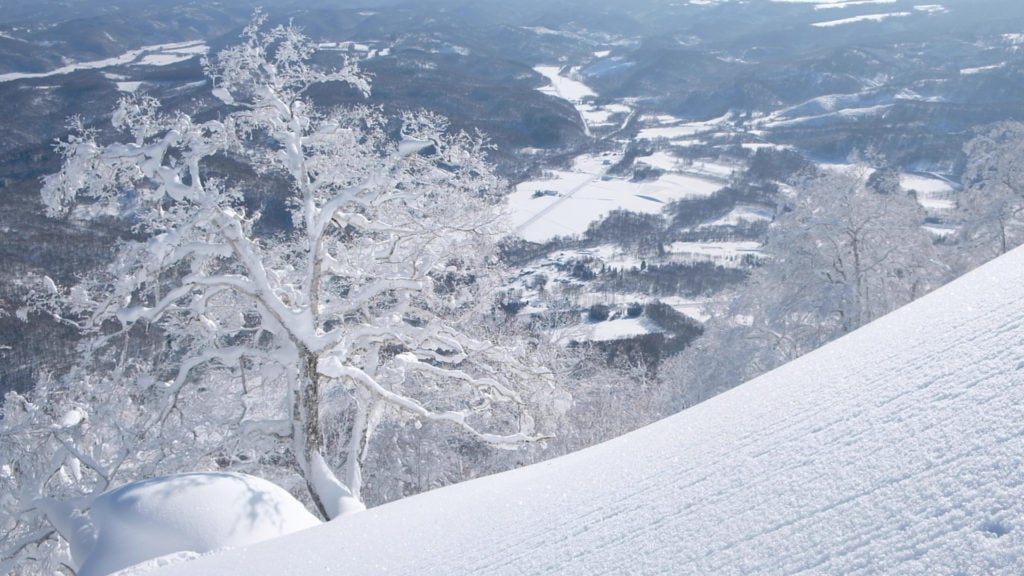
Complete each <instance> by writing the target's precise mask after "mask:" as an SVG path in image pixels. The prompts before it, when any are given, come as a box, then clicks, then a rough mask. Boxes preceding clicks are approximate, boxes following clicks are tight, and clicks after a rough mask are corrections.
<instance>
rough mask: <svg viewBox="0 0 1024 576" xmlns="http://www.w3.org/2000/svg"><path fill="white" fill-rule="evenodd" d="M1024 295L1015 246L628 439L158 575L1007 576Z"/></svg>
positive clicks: (1016, 487) (1020, 484)
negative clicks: (906, 303) (908, 302)
mask: <svg viewBox="0 0 1024 576" xmlns="http://www.w3.org/2000/svg"><path fill="white" fill-rule="evenodd" d="M1022 303H1024V250H1017V251H1015V252H1013V253H1011V254H1009V255H1007V256H1006V257H1004V258H1002V259H1000V260H998V261H996V262H994V263H992V264H989V265H987V266H984V267H982V268H979V269H978V270H976V271H975V272H973V273H971V274H969V275H968V276H966V277H964V278H963V279H961V280H959V281H957V282H954V283H953V284H950V285H949V286H947V287H946V288H943V289H941V290H938V291H936V292H935V293H933V294H932V295H931V296H928V297H925V298H923V299H921V300H919V301H917V302H916V303H914V304H911V305H910V306H907V307H905V308H903V309H901V310H899V311H897V312H896V313H894V314H891V315H889V316H887V317H885V318H883V319H881V320H879V321H877V322H875V323H873V324H871V325H869V326H867V327H866V328H865V329H863V330H860V331H857V332H855V333H853V334H851V335H850V336H848V337H846V338H843V339H841V340H838V341H836V342H834V343H832V344H830V345H828V346H826V347H824V348H822V349H820V350H818V351H816V352H814V353H812V354H809V355H807V356H805V357H804V358H802V359H800V360H797V361H795V362H792V363H790V364H788V365H786V366H784V367H782V368H780V369H778V370H775V371H774V372H771V373H769V374H767V375H765V376H762V377H761V378H758V379H755V380H753V381H751V382H749V383H747V384H745V385H743V386H740V387H738V388H736V389H734V390H732V391H730V392H728V393H726V394H723V395H721V396H718V397H717V398H714V399H712V400H710V401H708V402H705V403H703V404H701V405H698V406H696V407H694V408H692V409H690V410H687V411H685V412H683V413H681V414H678V415H676V416H674V417H671V418H669V419H667V420H664V421H661V422H659V423H656V424H654V425H652V426H649V427H647V428H644V429H641V430H638V431H636V432H634V433H632V434H628V435H625V436H623V437H620V438H617V439H615V440H612V441H610V442H607V443H604V444H602V445H599V446H596V447H594V448H591V449H588V450H584V451H582V452H578V453H575V454H571V455H569V456H566V457H563V458H559V459H556V460H552V461H549V462H546V463H542V464H539V465H535V466H530V467H526V468H522V469H519V470H515V471H512V472H509V473H505V474H501V475H497V476H492V477H488V478H483V479H480V480H476V481H472V482H467V483H465V484H461V485H456V486H452V487H449V488H445V489H441V490H437V491H434V492H431V493H427V494H423V495H420V496H417V497H413V498H408V499H405V500H401V501H398V502H395V503H393V504H389V505H386V506H381V507H379V508H376V509H371V510H369V511H367V512H365V513H362V514H358V515H355V516H352V517H350V518H346V519H345V521H344V522H338V523H331V524H327V525H324V526H322V527H320V528H317V529H314V530H310V531H308V532H305V533H303V534H301V535H292V536H286V537H284V538H280V539H276V540H274V541H272V542H266V543H264V544H261V545H258V546H254V547H251V548H248V549H244V550H231V551H226V552H223V553H218V554H212V555H208V556H206V557H203V558H201V559H198V560H196V561H194V562H189V563H187V564H182V565H176V566H169V567H166V568H163V569H161V570H160V571H159V573H160V574H161V575H162V576H163V575H166V576H173V575H175V574H189V575H193V576H196V575H198V576H207V575H208V576H213V575H219V574H233V573H243V574H244V573H260V574H289V575H304V574H323V573H338V574H341V573H344V574H352V575H364V574H420V575H422V574H438V575H441V574H475V575H493V574H559V575H574V574H580V575H583V574H587V575H590V574H847V575H851V574H901V575H908V574H1005V575H1019V574H1024V417H1022V415H1024V411H1022V408H1021V407H1022V406H1024V305H1022ZM341 543H343V545H339V544H341ZM396 544H397V545H396Z"/></svg>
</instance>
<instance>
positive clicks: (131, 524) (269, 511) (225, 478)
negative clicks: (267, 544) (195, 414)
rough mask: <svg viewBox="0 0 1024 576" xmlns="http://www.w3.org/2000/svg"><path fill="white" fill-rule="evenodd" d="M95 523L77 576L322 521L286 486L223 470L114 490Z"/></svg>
mask: <svg viewBox="0 0 1024 576" xmlns="http://www.w3.org/2000/svg"><path fill="white" fill-rule="evenodd" d="M89 520H91V522H92V525H93V527H94V529H95V538H96V539H95V543H94V544H92V543H86V546H87V547H91V551H90V552H89V553H88V555H87V556H86V558H85V559H84V560H83V561H82V565H81V568H80V569H79V570H78V576H102V575H104V574H110V573H112V572H115V571H118V570H122V569H124V568H128V567H130V566H133V565H135V564H139V563H146V564H145V566H150V567H158V566H160V565H161V564H165V563H173V562H174V560H175V559H177V560H185V559H189V558H191V557H194V556H195V555H198V554H204V553H206V552H210V551H212V550H218V549H221V548H225V547H232V546H242V545H246V544H254V543H256V542H261V541H263V540H267V539H270V538H275V537H278V536H281V535H284V534H289V533H291V532H295V531H298V530H302V529H305V528H310V527H312V526H316V525H317V524H320V521H319V520H317V518H316V517H314V516H313V515H312V514H310V513H309V512H308V511H307V510H306V509H305V507H303V505H302V503H300V502H299V501H298V500H296V499H295V498H294V497H292V495H291V494H289V493H288V492H287V491H286V490H285V489H284V488H281V487H279V486H277V485H276V484H273V483H271V482H268V481H266V480H263V479H260V478H256V477H253V476H247V475H244V474H231V473H219V472H203V473H198V472H197V473H191V474H178V475H174V476H164V477H160V478H153V479H151V480H143V481H140V482H133V483H130V484H126V485H124V486H121V487H119V488H115V489H113V490H111V491H109V492H105V493H104V494H102V495H100V496H99V497H98V498H97V499H96V500H95V501H94V502H93V504H92V508H91V510H90V512H89ZM76 559H77V558H76ZM156 559H162V560H161V561H155V560H156ZM139 569H142V567H140V568H139ZM258 572H259V569H256V570H254V572H253V573H258Z"/></svg>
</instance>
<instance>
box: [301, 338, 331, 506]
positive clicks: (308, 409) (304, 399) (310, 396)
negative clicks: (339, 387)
mask: <svg viewBox="0 0 1024 576" xmlns="http://www.w3.org/2000/svg"><path fill="white" fill-rule="evenodd" d="M316 365H317V357H316V355H315V354H313V353H312V352H310V351H309V349H307V348H305V347H304V346H303V347H300V348H299V366H298V369H299V374H298V381H297V382H296V391H295V392H296V393H295V396H294V399H293V402H294V404H293V406H292V434H293V435H294V443H295V445H294V448H293V449H294V451H295V458H296V459H297V460H298V464H299V468H300V469H301V470H302V475H303V477H304V479H305V481H306V488H307V489H308V490H309V495H310V497H311V498H312V500H313V506H314V507H315V508H316V511H317V513H318V514H320V516H321V517H322V518H324V519H325V520H330V515H329V514H328V512H327V508H326V507H325V506H324V502H323V498H322V495H321V493H320V489H319V487H318V486H317V482H316V474H317V472H316V471H315V470H314V467H315V466H317V465H318V462H322V461H323V447H324V446H323V435H322V434H321V433H320V376H319V374H318V372H317V366H316Z"/></svg>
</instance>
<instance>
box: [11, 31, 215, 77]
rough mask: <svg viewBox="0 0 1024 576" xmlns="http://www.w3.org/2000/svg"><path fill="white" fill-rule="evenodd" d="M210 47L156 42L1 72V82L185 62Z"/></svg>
mask: <svg viewBox="0 0 1024 576" xmlns="http://www.w3.org/2000/svg"><path fill="white" fill-rule="evenodd" d="M209 49H210V48H209V46H207V45H206V44H205V43H203V42H201V41H189V42H177V43H174V44H155V45H153V46H143V47H142V48H138V49H136V50H131V51H128V52H125V53H124V54H121V55H120V56H115V57H113V58H106V59H104V60H94V61H90V62H77V63H74V64H68V65H67V66H63V67H61V68H57V69H55V70H51V71H49V72H37V73H21V72H11V73H8V74H0V82H10V81H11V80H22V79H26V78H47V77H50V76H59V75H63V74H71V73H72V72H77V71H79V70H101V69H104V68H112V67H115V66H125V65H138V66H167V65H169V64H175V63H178V62H183V61H185V60H189V59H191V58H195V57H196V56H201V55H203V54H206V53H207V52H208V51H209Z"/></svg>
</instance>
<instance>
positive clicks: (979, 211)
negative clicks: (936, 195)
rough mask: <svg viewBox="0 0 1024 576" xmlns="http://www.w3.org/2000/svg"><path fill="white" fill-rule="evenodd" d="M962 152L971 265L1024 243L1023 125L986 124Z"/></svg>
mask: <svg viewBox="0 0 1024 576" xmlns="http://www.w3.org/2000/svg"><path fill="white" fill-rule="evenodd" d="M964 153H965V154H966V156H967V168H966V170H965V172H964V177H963V182H964V192H963V195H962V196H961V201H960V209H961V211H962V212H963V214H964V217H965V222H964V226H963V229H962V236H963V239H964V241H965V247H964V248H965V250H964V251H965V253H967V254H969V255H970V258H971V262H969V263H968V265H969V266H972V267H973V266H975V265H977V264H980V263H982V262H984V261H986V260H988V259H990V258H993V257H995V256H998V255H1000V254H1004V253H1006V252H1007V251H1008V250H1011V249H1012V248H1014V247H1015V246H1018V245H1019V244H1020V243H1021V242H1022V241H1024V163H1022V162H1021V158H1022V157H1024V123H1020V122H1009V121H1008V122H999V123H997V124H993V125H991V126H987V127H986V128H984V129H982V130H981V131H980V132H979V133H978V135H977V136H975V137H974V138H973V139H972V140H971V141H970V142H968V143H967V145H966V146H965V147H964Z"/></svg>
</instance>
